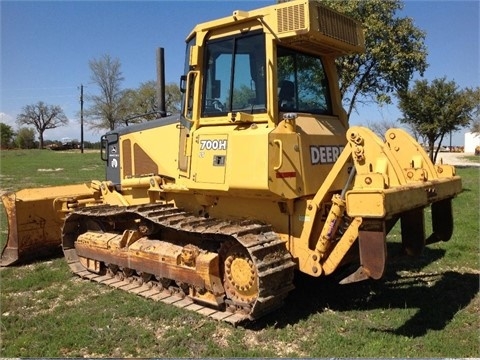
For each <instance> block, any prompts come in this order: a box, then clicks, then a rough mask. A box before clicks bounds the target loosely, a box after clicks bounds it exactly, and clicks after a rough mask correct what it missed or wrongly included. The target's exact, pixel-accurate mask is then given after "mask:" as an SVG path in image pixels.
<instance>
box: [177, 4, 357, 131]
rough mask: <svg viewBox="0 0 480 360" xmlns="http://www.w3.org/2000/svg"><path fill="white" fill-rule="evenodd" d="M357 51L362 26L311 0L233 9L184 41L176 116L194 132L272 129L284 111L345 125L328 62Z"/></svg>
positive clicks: (337, 92) (200, 27)
mask: <svg viewBox="0 0 480 360" xmlns="http://www.w3.org/2000/svg"><path fill="white" fill-rule="evenodd" d="M319 30H320V31H319ZM362 50H363V34H362V30H361V27H360V24H358V23H356V22H355V21H353V20H351V19H348V18H346V17H345V16H343V15H341V14H338V13H336V12H334V11H333V10H330V9H328V8H325V7H323V6H321V5H320V4H319V3H317V2H304V1H302V2H301V1H293V2H289V3H284V4H277V5H274V6H270V7H266V8H262V9H261V11H259V10H257V11H249V12H248V11H234V12H233V14H232V16H231V17H226V18H222V19H219V20H215V21H211V22H208V23H204V24H200V25H198V26H196V27H195V28H194V30H193V31H192V32H191V34H190V36H189V37H188V38H187V52H186V64H185V65H186V66H185V75H184V76H183V77H182V90H183V92H184V95H185V96H184V101H183V110H182V114H183V115H184V118H185V119H187V120H188V121H189V122H190V123H191V124H192V125H193V126H194V127H195V128H199V127H201V126H208V125H220V124H232V123H237V124H238V123H267V124H268V126H269V127H270V128H274V127H275V126H277V125H278V124H279V123H280V121H281V120H282V115H281V114H280V113H285V112H295V113H303V114H309V115H312V116H313V117H315V116H317V117H316V118H317V119H318V116H319V115H332V116H336V117H338V118H339V119H338V120H339V121H340V122H342V123H343V125H344V127H345V126H346V119H345V115H344V112H343V110H342V107H341V102H340V98H339V97H338V96H339V95H338V94H339V91H338V88H337V87H336V86H337V85H336V84H337V78H336V72H335V69H334V63H333V61H334V59H335V57H337V56H339V55H342V54H346V53H351V52H352V51H356V52H359V51H362Z"/></svg>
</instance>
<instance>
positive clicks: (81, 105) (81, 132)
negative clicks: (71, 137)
mask: <svg viewBox="0 0 480 360" xmlns="http://www.w3.org/2000/svg"><path fill="white" fill-rule="evenodd" d="M80 152H81V153H82V154H83V84H81V85H80Z"/></svg>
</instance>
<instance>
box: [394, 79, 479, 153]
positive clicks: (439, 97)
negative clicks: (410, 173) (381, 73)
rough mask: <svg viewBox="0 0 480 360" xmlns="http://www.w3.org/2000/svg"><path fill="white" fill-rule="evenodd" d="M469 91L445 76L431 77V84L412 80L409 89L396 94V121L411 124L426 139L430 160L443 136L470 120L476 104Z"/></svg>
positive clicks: (471, 91) (472, 92)
mask: <svg viewBox="0 0 480 360" xmlns="http://www.w3.org/2000/svg"><path fill="white" fill-rule="evenodd" d="M477 91H478V90H477ZM473 94H475V91H473V90H471V89H465V90H461V89H459V88H458V86H457V84H456V83H455V81H453V80H452V81H447V79H446V78H445V77H443V78H441V79H434V80H433V81H432V82H431V84H429V83H428V80H416V81H415V83H414V86H413V87H412V89H410V90H405V91H401V92H399V93H398V99H399V108H400V111H401V112H402V114H403V118H401V119H400V121H401V122H403V123H406V124H409V125H411V126H412V127H413V128H415V129H416V130H417V132H418V133H419V134H420V135H421V136H423V137H424V138H425V139H427V141H428V148H429V155H430V158H431V159H432V161H435V159H436V157H437V154H438V151H439V149H440V145H441V143H442V140H443V138H444V136H445V135H446V134H448V133H450V132H452V131H456V130H459V129H460V128H461V127H464V126H467V125H468V124H469V123H470V122H471V121H472V119H473V112H474V109H475V106H476V105H475V97H474V96H473ZM477 105H478V103H477ZM435 144H437V148H436V150H435Z"/></svg>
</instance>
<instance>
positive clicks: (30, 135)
mask: <svg viewBox="0 0 480 360" xmlns="http://www.w3.org/2000/svg"><path fill="white" fill-rule="evenodd" d="M15 144H16V145H17V147H19V148H20V149H33V148H34V147H35V130H33V129H32V128H28V127H22V128H20V129H19V130H18V131H17V135H16V136H15Z"/></svg>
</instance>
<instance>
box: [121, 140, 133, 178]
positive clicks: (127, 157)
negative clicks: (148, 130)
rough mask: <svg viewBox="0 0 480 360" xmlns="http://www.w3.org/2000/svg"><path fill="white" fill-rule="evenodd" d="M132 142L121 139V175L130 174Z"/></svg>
mask: <svg viewBox="0 0 480 360" xmlns="http://www.w3.org/2000/svg"><path fill="white" fill-rule="evenodd" d="M131 147H132V144H131V141H130V140H129V139H127V140H123V141H122V163H123V164H122V166H123V176H124V177H126V176H132V174H133V171H132V148H131Z"/></svg>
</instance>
